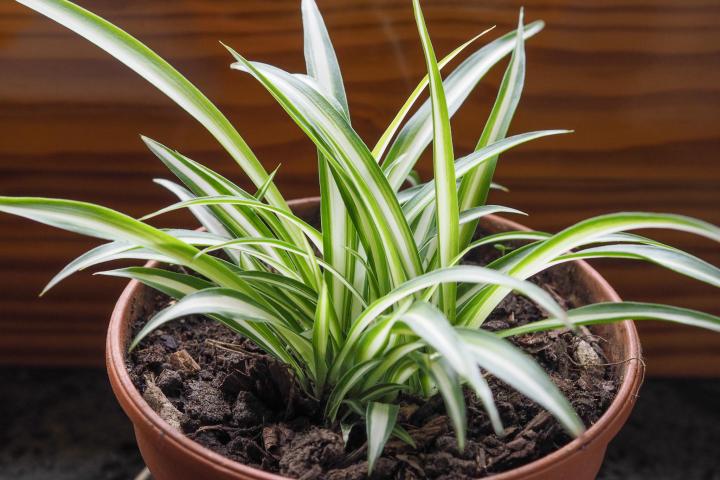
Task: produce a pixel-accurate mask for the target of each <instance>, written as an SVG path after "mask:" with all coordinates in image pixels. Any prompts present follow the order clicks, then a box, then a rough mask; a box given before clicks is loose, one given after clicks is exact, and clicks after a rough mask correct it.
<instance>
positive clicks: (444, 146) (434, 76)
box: [413, 0, 459, 322]
mask: <svg viewBox="0 0 720 480" xmlns="http://www.w3.org/2000/svg"><path fill="white" fill-rule="evenodd" d="M413 9H414V11H415V22H416V23H417V27H418V32H419V34H420V41H421V43H422V46H423V53H424V54H425V63H426V66H427V70H428V77H429V79H430V99H431V105H432V119H433V121H432V124H433V170H434V173H435V176H434V178H435V192H436V193H435V219H436V223H437V232H438V234H437V238H438V251H439V259H440V267H447V266H449V265H450V262H451V261H452V260H453V259H454V258H455V256H456V255H457V254H458V250H459V247H458V234H459V230H458V217H459V210H458V199H457V191H456V190H455V162H454V158H455V157H454V155H453V141H452V134H451V132H450V115H449V113H448V106H447V101H446V99H445V90H444V89H443V84H442V78H441V77H440V69H439V68H438V65H437V60H436V59H435V51H434V50H433V46H432V43H431V42H430V36H429V34H428V31H427V27H426V26H425V19H424V18H423V15H422V10H421V9H420V2H419V1H418V0H413ZM455 293H456V286H455V284H452V283H447V284H444V285H442V287H441V288H440V306H441V308H442V310H443V312H444V313H445V316H447V317H448V319H449V320H450V321H451V322H452V321H453V319H454V318H455Z"/></svg>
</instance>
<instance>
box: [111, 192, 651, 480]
mask: <svg viewBox="0 0 720 480" xmlns="http://www.w3.org/2000/svg"><path fill="white" fill-rule="evenodd" d="M290 206H291V207H292V208H293V210H294V211H295V212H296V213H297V214H299V215H301V216H303V217H306V218H307V217H310V216H312V215H315V214H316V213H317V207H318V200H317V199H316V198H307V199H301V200H296V201H293V202H290ZM481 225H482V226H483V228H484V229H486V230H490V231H503V230H511V229H523V228H524V227H522V226H521V225H518V224H516V223H514V222H510V221H507V220H504V219H500V218H497V217H493V216H489V217H486V218H485V219H483V221H482V223H481ZM567 272H568V273H567V274H568V275H569V276H570V277H571V279H572V281H571V282H569V283H571V284H573V285H574V291H573V292H572V293H573V294H574V295H576V296H577V297H578V298H579V299H580V300H581V301H584V302H600V301H619V300H620V298H619V297H618V295H617V293H615V291H614V290H613V289H612V288H611V287H610V286H609V285H608V283H607V282H606V281H605V280H604V279H603V278H602V277H601V276H600V274H598V273H597V272H596V271H595V270H593V269H592V268H591V267H590V266H589V265H588V264H586V263H585V262H582V261H578V262H574V264H572V265H570V266H569V267H568V268H567ZM150 293H151V290H150V289H149V288H147V287H144V286H143V285H141V284H140V283H138V282H137V281H131V282H130V284H129V285H128V286H127V287H126V288H125V291H124V292H123V293H122V295H121V296H120V299H119V300H118V302H117V305H116V306H115V310H114V311H113V314H112V318H111V320H110V326H109V329H108V336H107V345H106V348H107V351H106V362H107V369H108V375H109V377H110V383H111V384H112V388H113V391H114V392H115V396H116V397H117V398H118V401H119V402H120V405H121V406H122V408H123V410H124V411H125V413H126V414H127V416H128V417H129V418H130V420H131V421H132V423H133V426H134V428H135V436H136V438H137V442H138V446H139V448H140V452H141V453H142V456H143V459H144V460H145V462H146V464H147V466H148V468H149V469H150V471H151V472H152V474H153V476H154V478H155V479H156V480H193V479H207V478H212V479H216V480H224V479H278V480H279V479H283V478H285V477H282V476H279V475H276V474H273V473H268V472H264V471H261V470H257V469H254V468H251V467H248V466H246V465H242V464H240V463H237V462H235V461H232V460H230V459H228V458H225V457H223V456H221V455H219V454H217V453H215V452H212V451H210V450H208V449H206V448H204V447H202V446H201V445H199V444H197V443H195V442H193V441H192V440H190V439H188V438H187V437H185V436H184V435H183V434H182V433H181V432H179V431H177V430H175V429H173V428H172V427H170V426H169V425H168V424H167V423H165V422H164V421H163V420H162V419H161V418H160V417H159V416H158V415H157V414H156V413H155V412H154V411H153V410H152V409H151V408H150V406H149V405H148V404H147V403H146V402H145V400H143V398H142V395H141V394H140V392H138V390H137V389H136V388H135V386H134V385H133V383H132V381H131V379H130V376H129V375H128V372H127V369H126V363H125V356H126V355H125V354H126V351H127V345H128V340H129V338H128V337H129V333H130V326H131V325H132V324H133V322H134V321H135V320H136V319H137V318H138V317H139V316H140V315H142V313H143V310H144V307H143V306H144V305H145V304H146V302H147V300H148V299H149V297H150ZM593 329H594V332H596V333H597V334H598V335H600V336H602V337H604V338H605V339H606V340H608V341H607V342H606V345H607V347H606V352H605V354H606V356H607V358H608V359H609V361H610V362H617V363H618V365H619V366H618V368H617V370H616V374H617V376H618V377H619V379H620V387H619V389H618V393H617V395H616V397H615V399H614V400H613V402H612V403H611V405H610V407H609V408H608V410H607V411H606V412H605V413H604V414H603V415H602V417H601V418H600V419H599V420H598V421H597V422H596V423H595V424H594V425H592V426H591V427H590V428H588V430H587V432H586V433H585V434H584V435H583V436H582V437H580V438H577V439H575V440H573V441H572V442H570V443H568V444H567V445H565V446H564V447H562V448H560V449H559V450H556V451H555V452H553V453H551V454H549V455H547V456H545V457H543V458H540V459H538V460H536V461H534V462H532V463H529V464H527V465H524V466H522V467H519V468H516V469H513V470H510V471H507V472H503V473H500V474H497V475H495V476H493V477H492V478H493V479H497V480H516V479H523V480H535V479H553V480H560V479H568V480H570V479H572V480H583V479H593V478H595V476H596V474H597V472H598V470H599V469H600V465H601V464H602V461H603V457H604V455H605V449H606V448H607V445H608V443H609V442H610V440H612V438H613V437H614V436H615V435H616V434H617V432H618V431H619V430H620V428H621V427H622V425H623V424H624V423H625V421H626V420H627V417H628V415H629V414H630V411H631V410H632V407H633V405H634V404H635V398H636V396H637V393H638V390H639V388H640V384H641V382H642V376H643V369H642V362H641V361H640V354H641V353H640V342H639V339H638V335H637V331H636V330H635V326H634V324H633V323H632V322H631V321H624V322H618V323H614V324H610V325H600V326H596V327H593Z"/></svg>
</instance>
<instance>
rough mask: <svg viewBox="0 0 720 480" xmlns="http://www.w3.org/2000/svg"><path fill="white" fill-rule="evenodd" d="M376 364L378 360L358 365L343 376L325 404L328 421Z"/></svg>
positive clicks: (332, 418)
mask: <svg viewBox="0 0 720 480" xmlns="http://www.w3.org/2000/svg"><path fill="white" fill-rule="evenodd" d="M377 364H378V360H370V361H368V362H362V363H358V364H356V365H354V366H353V367H352V368H350V369H348V370H347V371H346V372H345V373H344V374H343V376H342V377H341V378H340V380H339V381H338V382H337V383H336V384H335V386H334V387H333V389H332V391H331V392H330V396H329V397H328V400H327V403H326V404H325V417H327V418H328V419H330V421H333V420H335V417H336V416H337V412H338V409H339V408H340V405H342V403H343V401H344V400H345V396H346V395H347V394H348V392H349V391H350V390H351V389H353V388H356V387H358V386H360V385H362V380H363V378H364V377H365V375H367V374H368V372H370V371H372V370H373V369H374V368H375V367H376V366H377Z"/></svg>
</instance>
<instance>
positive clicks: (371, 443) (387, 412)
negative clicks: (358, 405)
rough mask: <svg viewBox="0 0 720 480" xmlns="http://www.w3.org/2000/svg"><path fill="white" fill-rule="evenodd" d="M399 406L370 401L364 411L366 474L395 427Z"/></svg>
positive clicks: (370, 469)
mask: <svg viewBox="0 0 720 480" xmlns="http://www.w3.org/2000/svg"><path fill="white" fill-rule="evenodd" d="M399 409H400V407H398V406H397V405H393V404H389V403H380V402H370V403H368V406H367V411H366V413H365V426H366V429H367V449H368V475H370V474H371V473H372V471H373V468H374V467H375V462H376V461H377V459H378V458H380V455H382V451H383V448H385V443H386V442H387V441H388V438H390V434H391V433H392V431H393V428H394V427H395V422H396V421H397V416H398V411H399Z"/></svg>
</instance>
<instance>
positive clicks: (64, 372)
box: [0, 367, 143, 480]
mask: <svg viewBox="0 0 720 480" xmlns="http://www.w3.org/2000/svg"><path fill="white" fill-rule="evenodd" d="M142 467H143V462H142V458H140V453H139V452H138V450H137V446H136V445H135V437H134V435H133V432H132V426H131V424H130V422H129V421H128V420H127V418H126V417H125V414H124V413H123V412H122V410H121V409H120V406H119V405H118V404H117V402H116V401H115V397H114V396H113V394H112V391H111V389H110V383H109V381H108V379H107V375H106V373H105V370H101V369H87V368H82V369H81V368H33V369H20V368H18V369H11V368H7V367H5V368H2V369H0V479H2V480H10V479H13V480H127V479H132V478H134V476H135V475H136V474H137V473H138V472H139V471H140V470H141V469H142Z"/></svg>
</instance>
